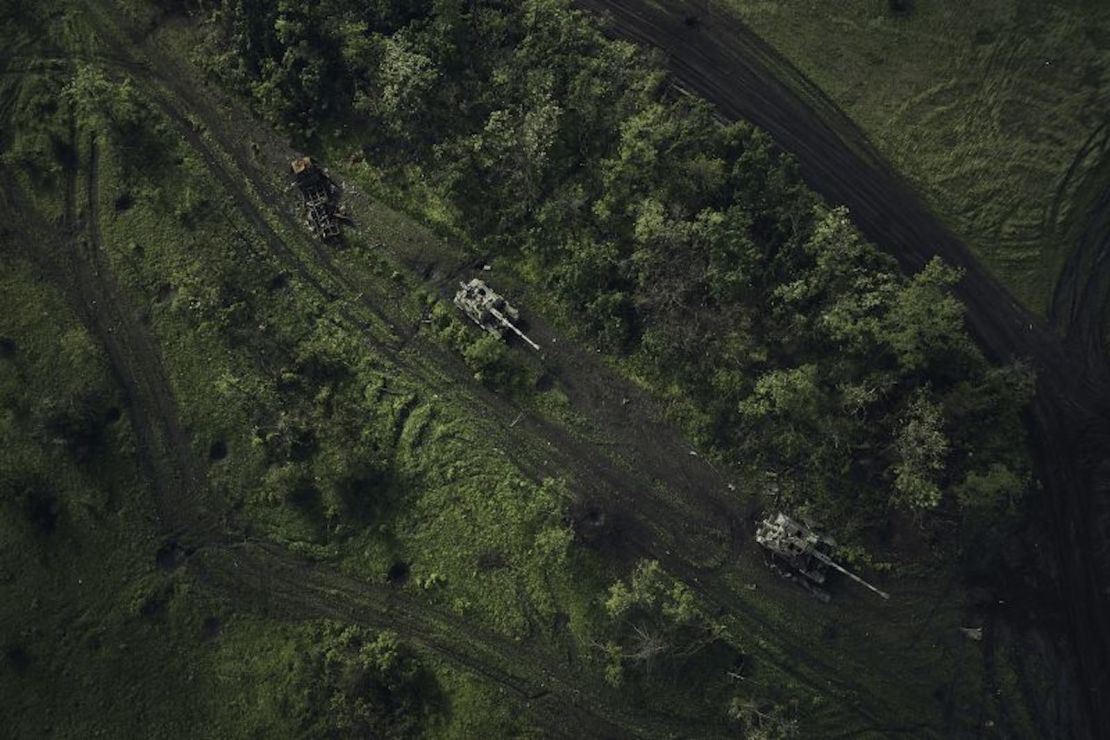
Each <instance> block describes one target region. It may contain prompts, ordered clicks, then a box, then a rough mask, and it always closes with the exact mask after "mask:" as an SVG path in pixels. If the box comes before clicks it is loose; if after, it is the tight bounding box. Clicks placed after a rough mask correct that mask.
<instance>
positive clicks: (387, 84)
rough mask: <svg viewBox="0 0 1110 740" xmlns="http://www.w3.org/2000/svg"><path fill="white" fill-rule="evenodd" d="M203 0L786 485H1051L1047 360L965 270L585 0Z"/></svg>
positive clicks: (706, 437)
mask: <svg viewBox="0 0 1110 740" xmlns="http://www.w3.org/2000/svg"><path fill="white" fill-rule="evenodd" d="M200 9H201V10H203V11H204V12H206V13H207V14H208V17H209V18H210V20H211V23H210V28H211V30H212V34H211V41H210V47H209V48H208V49H206V50H205V52H204V55H205V58H206V64H207V66H208V69H209V70H210V72H211V73H212V74H213V75H214V76H216V77H218V78H219V79H221V80H223V81H224V82H225V83H227V84H229V85H232V86H234V87H237V88H238V89H241V90H242V91H244V92H246V93H247V94H248V95H249V96H250V98H251V100H252V101H253V103H254V105H255V106H256V108H257V110H259V111H260V112H261V113H263V114H264V115H266V116H267V117H269V118H270V119H271V120H273V121H274V122H276V123H278V124H279V125H281V126H283V127H284V128H285V129H286V130H287V131H288V132H289V134H290V135H291V136H292V137H293V138H294V139H295V140H298V141H300V142H302V143H327V144H330V145H335V143H336V142H337V141H338V142H342V144H343V145H344V146H345V145H356V146H357V147H358V149H359V150H360V153H361V155H362V156H364V157H365V158H366V160H367V161H368V162H371V163H373V165H374V166H376V167H378V168H379V169H381V170H383V171H384V172H385V173H386V174H391V175H393V177H391V178H387V181H390V182H394V183H396V184H397V187H399V188H407V189H409V190H410V191H417V190H418V191H419V192H421V193H422V194H423V195H426V196H427V197H428V198H430V199H431V200H434V201H435V203H436V204H437V207H440V209H441V210H446V212H448V213H449V214H450V218H451V220H452V222H453V224H454V225H455V226H457V228H458V229H459V230H460V231H461V232H462V233H464V234H466V235H467V236H468V238H469V239H470V240H471V242H472V243H473V244H480V245H481V247H482V249H483V250H486V251H488V252H492V253H493V254H495V255H497V256H499V257H502V258H504V260H505V261H506V262H509V263H511V264H513V265H514V267H515V269H517V270H518V271H519V272H520V273H521V274H522V275H524V276H526V277H527V278H529V279H530V280H531V281H532V283H533V284H534V285H535V286H536V288H537V289H538V290H539V289H542V290H543V291H545V292H546V293H547V294H548V295H550V296H552V297H553V299H554V301H555V302H556V304H557V305H558V306H559V307H560V309H561V310H562V311H563V312H564V316H563V317H562V318H563V319H565V320H566V321H567V323H570V322H573V323H574V324H575V325H577V326H579V327H582V331H583V333H584V335H585V336H587V337H588V338H589V339H590V340H591V341H593V342H595V343H596V344H597V345H598V346H600V347H603V348H604V349H606V350H607V351H609V352H611V353H613V354H615V355H619V356H621V357H622V358H624V361H625V362H627V363H628V364H630V365H631V366H632V367H634V368H635V369H636V371H637V372H638V373H639V374H640V375H642V376H643V377H645V378H647V379H648V380H649V381H650V382H651V383H652V384H653V385H654V386H655V387H656V389H658V390H660V391H661V392H663V393H665V394H667V395H669V396H671V397H672V398H673V399H675V401H676V403H677V404H678V405H679V406H680V407H681V408H683V409H686V411H685V412H684V413H683V417H684V418H683V420H684V422H685V423H686V424H687V426H688V428H689V429H690V430H691V431H692V433H693V434H694V436H695V439H696V441H697V442H699V443H700V444H703V445H705V446H707V447H709V448H711V449H713V450H714V451H716V452H717V453H718V454H719V455H720V456H721V457H722V458H724V459H726V460H728V461H729V462H733V463H736V464H739V465H742V466H747V467H748V468H750V469H752V470H757V471H760V474H761V475H763V476H765V477H766V480H767V482H766V486H765V490H766V492H767V493H768V494H769V495H770V496H771V497H772V498H773V499H775V500H776V501H777V502H778V503H780V504H782V505H788V506H790V507H792V508H795V509H799V508H800V509H810V510H813V511H815V512H816V513H819V514H820V515H821V516H822V517H823V518H824V519H826V520H829V519H832V520H835V521H836V523H837V524H840V525H841V526H845V527H849V526H850V525H857V526H860V527H866V526H869V525H876V524H881V523H883V522H885V521H887V520H888V519H889V517H890V516H891V513H892V512H899V511H900V512H904V513H905V514H907V515H912V516H914V517H916V518H917V519H918V520H919V521H925V522H941V523H944V522H951V521H956V520H958V519H961V518H963V519H964V520H966V519H967V518H968V517H967V514H968V513H972V514H974V515H975V516H978V517H979V518H982V517H981V516H980V515H981V514H986V515H987V517H986V518H987V519H990V518H993V517H997V515H999V514H1000V513H1001V512H1004V511H1006V510H1008V509H1010V508H1012V507H1013V505H1014V503H1015V502H1016V501H1018V500H1019V499H1020V497H1021V496H1022V495H1023V493H1024V492H1025V491H1026V490H1027V489H1028V487H1029V486H1030V485H1031V483H1030V481H1031V473H1030V469H1029V463H1028V455H1027V452H1026V447H1025V438H1024V430H1023V426H1022V422H1021V412H1022V409H1023V407H1024V405H1025V404H1026V403H1027V401H1028V399H1029V396H1030V394H1031V393H1032V381H1031V377H1030V374H1029V372H1028V371H1027V370H1026V369H1024V368H1022V367H1020V366H1008V367H995V366H992V365H991V364H990V363H989V362H987V360H986V359H985V358H984V357H983V355H982V354H981V352H980V351H979V350H978V349H977V347H976V346H975V345H974V343H973V342H972V341H971V340H970V339H969V337H968V335H967V333H966V331H965V328H964V325H963V310H964V308H963V306H962V305H961V304H960V303H959V302H958V301H957V300H956V299H955V298H954V297H953V296H952V294H951V290H950V289H951V286H952V285H953V284H954V283H955V282H956V281H958V280H959V278H960V275H959V273H958V272H956V271H954V270H953V269H951V268H949V267H947V266H945V265H944V264H942V263H940V262H939V261H934V262H933V263H930V264H929V265H928V266H927V267H926V268H925V269H923V270H922V271H921V272H920V273H919V274H917V275H913V276H904V275H902V274H900V272H899V271H898V268H897V266H896V264H895V263H894V261H893V260H892V259H891V258H890V257H889V256H887V255H885V254H883V253H882V252H880V251H878V250H877V249H876V248H875V247H874V246H873V245H871V244H869V243H867V242H866V241H865V240H864V239H863V238H862V237H861V236H860V234H859V233H858V232H857V230H856V229H855V228H854V227H853V226H852V224H851V221H850V217H849V214H848V213H847V212H845V211H844V210H843V209H840V208H834V207H830V206H829V205H827V204H825V203H823V202H822V201H821V200H820V199H819V198H818V197H817V196H816V195H814V194H813V193H812V192H811V191H810V190H809V189H808V188H807V187H806V186H805V184H804V183H803V182H802V180H801V178H800V176H799V174H798V169H797V166H796V163H795V161H794V160H793V158H792V157H790V156H789V155H788V154H786V153H784V152H782V151H781V150H779V149H778V148H776V147H775V145H774V144H773V142H772V141H771V140H770V139H769V137H768V136H767V135H766V134H765V133H763V132H762V131H760V130H758V129H756V128H754V127H753V126H752V125H750V124H748V123H746V122H743V121H740V122H734V123H729V124H723V125H722V124H721V123H720V122H718V121H717V120H716V118H715V116H714V114H713V111H712V109H711V108H710V107H709V106H708V105H707V104H706V103H704V102H702V101H699V100H697V99H692V98H689V97H686V96H682V95H676V94H673V93H672V92H671V90H670V88H669V86H668V81H667V76H666V74H665V73H664V71H663V67H662V64H661V60H660V59H659V58H658V56H657V55H655V54H654V53H652V52H649V51H646V50H644V49H641V48H639V47H637V46H634V45H632V44H629V43H626V42H623V41H616V40H611V39H608V38H606V37H605V36H604V35H603V34H602V33H601V31H600V29H599V26H598V25H597V23H596V22H594V21H592V20H591V19H589V18H588V17H587V16H585V15H584V14H582V13H580V12H578V11H575V10H573V9H571V8H570V7H569V3H568V2H567V1H566V0H525V1H524V2H497V1H496V0H481V1H477V2H475V1H466V0H407V1H405V2H386V1H385V0H377V1H373V0H372V1H369V2H367V1H365V0H363V1H360V2H354V1H353V0H315V1H313V2H292V0H280V1H279V2H276V3H269V2H261V0H219V1H214V0H210V1H209V2H205V3H201V4H200ZM972 518H974V517H972Z"/></svg>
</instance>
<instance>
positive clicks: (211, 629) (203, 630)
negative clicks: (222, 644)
mask: <svg viewBox="0 0 1110 740" xmlns="http://www.w3.org/2000/svg"><path fill="white" fill-rule="evenodd" d="M223 629H224V623H223V621H221V620H220V618H219V617H217V616H214V615H210V616H207V617H205V618H204V621H203V622H201V624H200V638H201V639H202V640H215V639H216V638H217V637H219V636H220V633H221V632H223Z"/></svg>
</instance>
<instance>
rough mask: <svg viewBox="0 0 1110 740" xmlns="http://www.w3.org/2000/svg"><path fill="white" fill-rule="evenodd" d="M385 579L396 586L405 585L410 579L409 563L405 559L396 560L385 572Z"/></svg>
mask: <svg viewBox="0 0 1110 740" xmlns="http://www.w3.org/2000/svg"><path fill="white" fill-rule="evenodd" d="M385 580H386V582H388V583H390V584H392V585H394V586H403V585H404V584H405V583H406V582H407V581H408V580H409V564H408V563H406V562H405V561H404V560H397V561H394V563H393V565H391V566H389V571H388V572H387V573H386V574H385Z"/></svg>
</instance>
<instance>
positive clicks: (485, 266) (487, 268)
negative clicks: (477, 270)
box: [482, 265, 493, 272]
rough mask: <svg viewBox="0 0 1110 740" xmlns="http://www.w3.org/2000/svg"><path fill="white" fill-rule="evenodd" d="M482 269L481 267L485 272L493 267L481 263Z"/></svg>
mask: <svg viewBox="0 0 1110 740" xmlns="http://www.w3.org/2000/svg"><path fill="white" fill-rule="evenodd" d="M482 269H483V270H485V271H486V272H489V271H490V270H492V269H493V268H492V267H490V266H489V265H482Z"/></svg>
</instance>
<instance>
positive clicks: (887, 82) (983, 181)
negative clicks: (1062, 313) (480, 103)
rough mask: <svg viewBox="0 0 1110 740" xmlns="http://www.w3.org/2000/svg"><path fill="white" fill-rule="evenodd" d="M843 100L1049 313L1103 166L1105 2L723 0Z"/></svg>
mask: <svg viewBox="0 0 1110 740" xmlns="http://www.w3.org/2000/svg"><path fill="white" fill-rule="evenodd" d="M718 5H720V6H724V7H728V8H730V9H731V10H732V11H734V12H735V13H736V14H737V15H738V16H739V17H740V18H741V19H743V21H744V22H745V23H747V24H748V25H749V26H750V27H751V28H752V29H753V30H754V31H755V32H756V33H758V34H759V35H760V36H762V37H763V38H764V39H766V40H767V41H768V42H770V43H771V44H772V45H773V46H774V47H775V48H776V49H777V50H778V51H779V52H780V53H782V54H783V55H784V56H785V57H786V58H787V59H788V60H789V61H790V62H791V63H792V64H794V65H795V66H797V67H798V69H799V70H800V71H801V72H802V73H803V74H804V75H805V76H806V77H808V78H809V79H810V80H812V81H813V82H814V83H815V84H816V85H817V86H818V87H819V88H821V89H822V90H823V91H824V92H825V93H826V94H827V95H828V96H829V97H830V98H831V99H832V101H833V102H834V103H835V104H836V105H837V106H838V107H840V108H841V109H842V110H843V111H844V112H845V113H847V114H848V116H849V117H850V118H852V119H853V120H854V121H855V122H856V123H857V124H858V125H859V126H860V128H861V129H862V130H863V131H864V133H865V134H866V135H867V136H868V137H869V139H870V140H871V141H872V142H873V143H874V144H875V145H876V146H877V148H878V149H879V151H880V152H881V153H882V154H884V155H885V156H886V157H887V158H888V159H889V160H890V161H891V162H892V164H893V165H894V166H895V167H896V168H897V169H898V170H899V171H901V172H902V173H904V174H905V175H906V176H907V177H908V178H909V179H910V181H911V182H912V183H914V185H916V186H917V188H918V189H919V190H920V192H921V193H922V194H923V195H924V196H925V198H926V200H927V201H928V203H929V204H930V205H931V206H932V207H933V208H934V209H935V210H936V211H937V213H939V214H940V215H941V216H942V217H943V218H944V219H945V221H946V222H947V223H948V224H949V225H950V226H951V227H952V229H953V230H954V231H955V233H956V234H957V235H958V236H960V237H962V238H963V239H964V240H965V241H966V242H967V244H968V245H969V246H970V247H971V249H972V250H974V252H975V253H976V255H977V256H978V257H979V258H980V259H981V260H983V262H984V263H985V264H986V265H987V266H988V267H989V268H990V269H991V270H992V271H993V272H994V273H995V274H996V275H997V276H998V277H999V279H1000V280H1002V281H1003V283H1004V284H1006V285H1007V286H1008V287H1009V289H1010V290H1011V291H1012V292H1013V293H1014V295H1015V296H1017V297H1018V299H1019V300H1020V301H1022V302H1023V303H1024V304H1025V305H1026V306H1028V307H1029V308H1031V309H1032V310H1034V311H1036V312H1039V313H1042V314H1043V313H1045V311H1046V310H1047V308H1048V304H1049V301H1050V299H1051V297H1052V291H1053V288H1054V287H1055V285H1056V281H1057V279H1058V278H1059V276H1060V273H1061V270H1062V268H1063V266H1064V263H1065V261H1066V260H1067V258H1068V255H1069V254H1070V252H1071V250H1072V249H1073V248H1074V246H1075V242H1076V239H1077V237H1078V234H1079V230H1080V229H1081V228H1082V226H1083V225H1084V223H1085V220H1086V216H1087V210H1088V209H1089V208H1090V207H1091V205H1092V201H1093V198H1094V196H1095V195H1097V194H1098V193H1100V192H1101V190H1102V189H1103V188H1105V186H1106V184H1107V182H1108V181H1110V173H1108V172H1107V170H1106V168H1105V167H1100V165H1102V164H1103V163H1104V161H1105V160H1106V156H1107V149H1108V147H1110V127H1107V126H1106V125H1105V124H1106V121H1107V119H1108V118H1110V84H1108V83H1110V10H1108V9H1107V7H1106V6H1105V5H1104V4H1102V3H1098V2H1051V3H1032V2H1025V1H1024V0H988V1H986V2H975V3H966V2H958V1H955V0H949V1H944V2H917V3H913V4H912V6H913V9H912V11H911V12H908V13H903V14H898V13H892V12H890V10H889V8H888V4H887V3H886V2H880V1H879V0H846V1H845V2H838V3H823V4H820V6H819V7H818V6H814V5H812V4H809V3H796V2H795V3H782V2H767V1H766V0H724V2H719V3H718Z"/></svg>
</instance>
